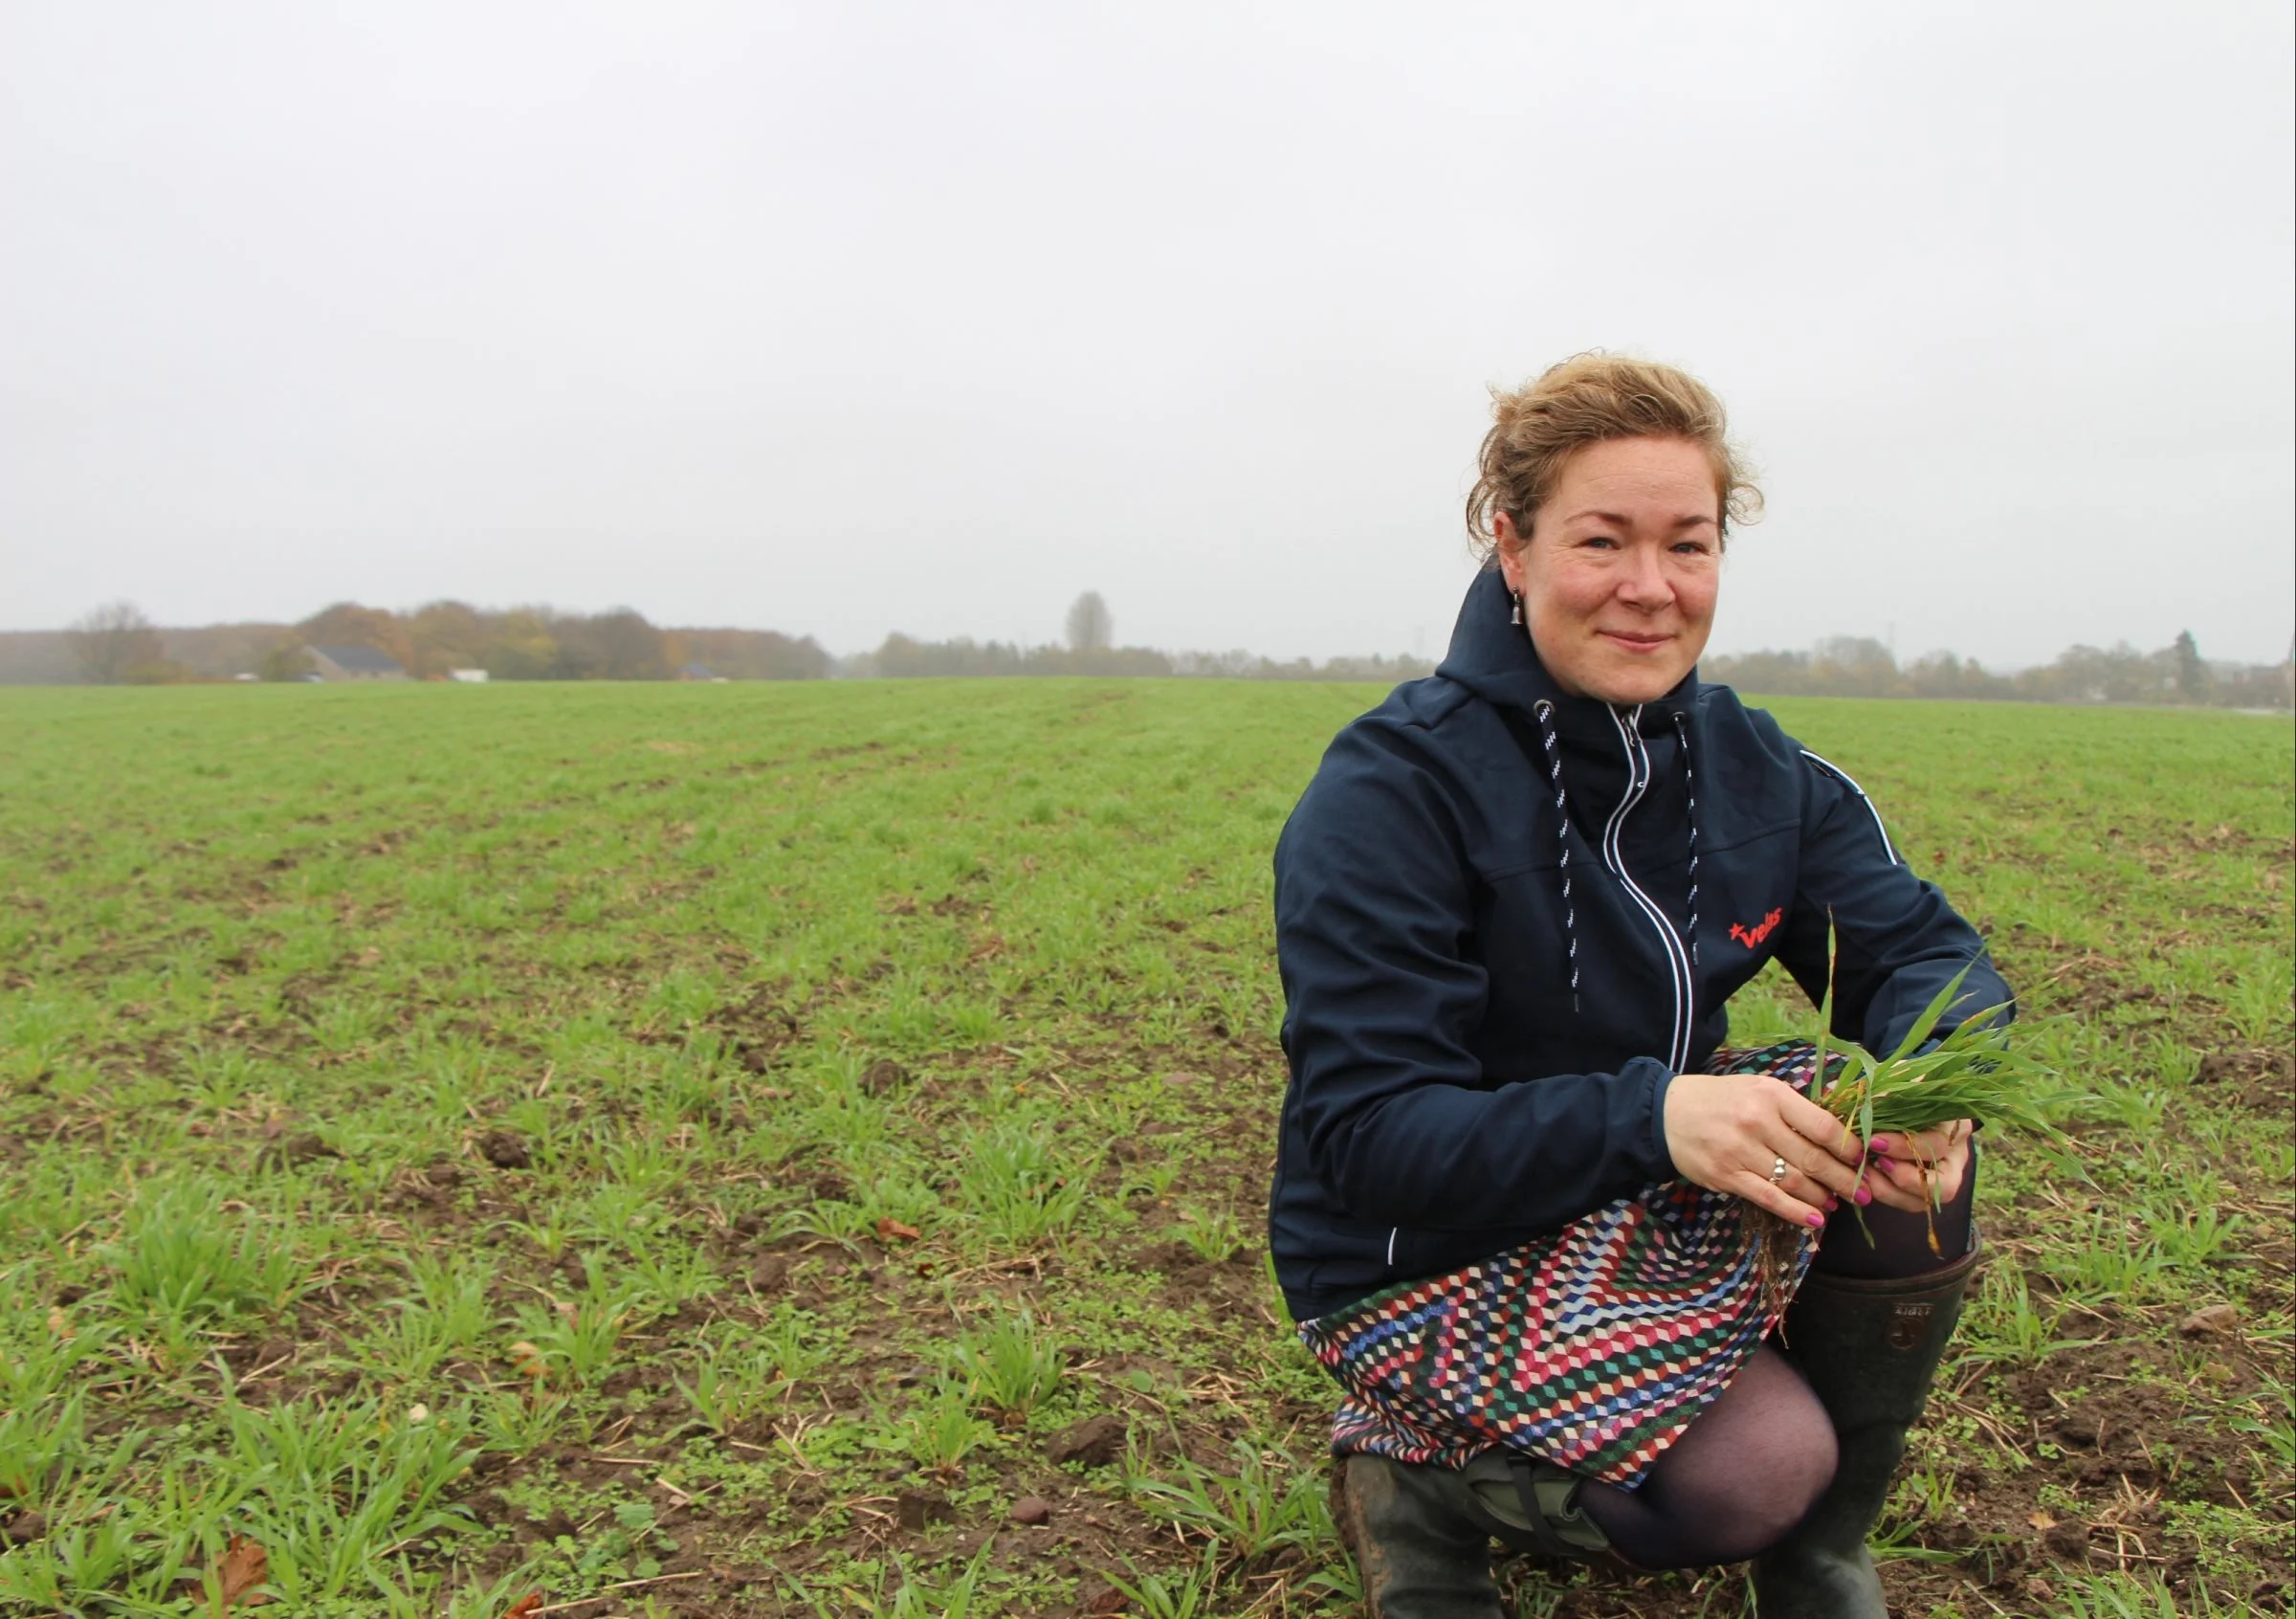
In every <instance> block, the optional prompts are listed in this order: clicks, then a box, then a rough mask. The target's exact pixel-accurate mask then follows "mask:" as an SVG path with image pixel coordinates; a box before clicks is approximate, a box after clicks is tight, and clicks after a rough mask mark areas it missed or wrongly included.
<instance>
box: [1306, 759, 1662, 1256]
mask: <svg viewBox="0 0 2296 1619" xmlns="http://www.w3.org/2000/svg"><path fill="white" fill-rule="evenodd" d="M1477 880H1478V879H1477V878H1476V876H1475V873H1474V871H1473V870H1472V868H1471V866H1470V865H1469V863H1468V858H1467V855H1466V853H1465V846H1464V842H1463V839H1462V835H1461V829H1460V826H1459V823H1458V818H1457V815H1456V813H1455V812H1454V811H1453V810H1452V809H1451V807H1450V805H1449V804H1448V803H1447V802H1446V798H1445V795H1444V793H1443V791H1442V789H1441V787H1440V785H1439V784H1438V783H1437V782H1436V781H1435V780H1434V779H1433V778H1432V777H1431V776H1430V775H1429V774H1428V773H1427V772H1426V771H1425V769H1424V767H1422V766H1421V765H1417V764H1416V763H1415V762H1414V761H1412V760H1411V759H1410V758H1409V757H1408V756H1407V754H1404V753H1403V752H1402V751H1401V749H1400V748H1399V747H1398V746H1397V744H1396V740H1395V739H1393V738H1388V739H1383V741H1375V740H1372V739H1369V738H1366V737H1364V736H1362V735H1361V734H1360V733H1359V732H1358V733H1342V735H1341V738H1340V740H1339V741H1338V742H1337V743H1335V744H1334V747H1333V751H1332V753H1331V754H1329V755H1327V756H1326V758H1325V761H1324V765H1323V768H1322V769H1321V770H1320V771H1319V772H1318V774H1317V777H1316V780H1315V782H1314V784H1313V785H1312V786H1311V787H1309V789H1308V793H1307V795H1306V796H1305V797H1304V798H1303V799H1302V800H1301V801H1300V806H1299V808H1298V810H1295V811H1294V812H1293V814H1292V817H1291V822H1290V824H1289V825H1287V826H1286V828H1285V830H1284V835H1283V837H1282V839H1281V840H1280V842H1279V843H1278V844H1277V847H1276V855H1275V923H1276V956H1277V961H1278V964H1279V965H1280V967H1281V968H1282V972H1283V981H1284V995H1285V1003H1286V1013H1285V1019H1284V1049H1285V1053H1286V1054H1287V1055H1288V1056H1289V1057H1290V1059H1291V1095H1290V1096H1289V1098H1287V1102H1286V1105H1287V1106H1288V1107H1290V1108H1292V1109H1294V1110H1296V1119H1297V1121H1298V1123H1299V1124H1300V1126H1301V1129H1300V1139H1304V1140H1305V1142H1306V1143H1307V1151H1308V1155H1309V1159H1310V1162H1309V1163H1308V1164H1304V1165H1300V1166H1299V1167H1301V1168H1304V1169H1305V1170H1306V1171H1307V1172H1308V1173H1310V1174H1313V1175H1314V1177H1315V1178H1316V1179H1317V1180H1318V1181H1320V1182H1321V1183H1322V1184H1323V1185H1324V1186H1326V1187H1329V1188H1330V1189H1331V1190H1332V1191H1333V1192H1335V1193H1336V1195H1337V1196H1338V1198H1339V1200H1340V1201H1341V1202H1342V1203H1344V1204H1345V1206H1346V1207H1347V1209H1348V1210H1349V1211H1350V1213H1351V1214H1353V1215H1355V1216H1356V1217H1357V1218H1359V1219H1362V1220H1366V1221H1374V1222H1378V1223H1380V1224H1388V1223H1390V1222H1392V1223H1393V1224H1395V1225H1398V1226H1409V1227H1433V1228H1448V1229H1461V1230H1479V1229H1485V1228H1513V1229H1519V1230H1522V1231H1539V1230H1546V1229H1551V1228H1554V1227H1556V1226H1560V1225H1563V1224H1566V1223H1567V1222H1569V1221H1571V1220H1574V1219H1577V1218H1578V1216H1579V1215H1582V1214H1586V1213H1589V1212H1591V1211H1592V1210H1594V1209H1599V1208H1601V1206H1602V1205H1603V1204H1605V1203H1608V1202H1610V1201H1611V1200H1613V1199H1614V1198H1617V1197H1621V1196H1623V1195H1626V1194H1627V1193H1630V1192H1633V1191H1635V1190H1637V1189H1639V1188H1640V1187H1643V1186H1644V1185H1645V1184H1647V1183H1648V1182H1650V1181H1652V1180H1658V1179H1665V1178H1667V1177H1670V1176H1671V1175H1672V1174H1673V1167H1672V1164H1671V1161H1670V1160H1669V1159H1668V1157H1667V1150H1666V1137H1665V1130H1664V1125H1663V1114H1662V1104H1663V1101H1664V1098H1665V1094H1666V1087H1667V1084H1668V1083H1669V1082H1670V1081H1671V1079H1672V1075H1671V1074H1670V1073H1669V1071H1668V1070H1667V1066H1666V1065H1665V1064H1664V1063H1662V1062H1658V1061H1655V1060H1651V1059H1637V1060H1636V1061H1634V1062H1633V1063H1631V1064H1629V1065H1628V1066H1627V1068H1626V1069H1625V1070H1624V1071H1623V1072H1622V1073H1618V1074H1564V1075H1552V1076H1541V1077H1538V1078H1536V1079H1534V1080H1528V1081H1522V1082H1515V1083H1498V1084H1496V1085H1495V1088H1494V1086H1493V1081H1492V1080H1491V1079H1490V1078H1489V1077H1487V1076H1485V1074H1484V1072H1483V1067H1482V1064H1481V1062H1480V1061H1479V1060H1478V1058H1477V1057H1476V1055H1475V1053H1474V1050H1473V1040H1472V1036H1473V1032H1474V1030H1475V1028H1476V1026H1477V1024H1478V1022H1479V1021H1480V1019H1481V1018H1482V1016H1483V1012H1484V1008H1485V1004H1486V1000H1487V996H1488V991H1489V980H1488V977H1487V974H1486V970H1485V967H1484V965H1483V963H1482V961H1481V960H1480V959H1479V958H1478V956H1477V953H1476V949H1475V943H1474V931H1475V928H1474V919H1475V884H1476V882H1477Z"/></svg>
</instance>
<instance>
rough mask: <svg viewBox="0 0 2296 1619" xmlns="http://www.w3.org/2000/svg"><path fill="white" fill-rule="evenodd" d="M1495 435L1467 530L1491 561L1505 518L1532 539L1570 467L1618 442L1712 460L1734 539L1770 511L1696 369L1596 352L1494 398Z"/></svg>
mask: <svg viewBox="0 0 2296 1619" xmlns="http://www.w3.org/2000/svg"><path fill="white" fill-rule="evenodd" d="M1490 415H1491V428H1490V432H1488V433H1486V434H1484V436H1483V449H1482V452H1481V453H1480V454H1479V455H1477V457H1476V475H1477V476H1476V477H1475V486H1474V488H1473V489H1472V490H1470V491H1469V492H1468V497H1467V532H1468V537H1469V539H1470V540H1471V542H1472V543H1473V544H1474V547H1475V553H1476V555H1478V556H1480V557H1482V558H1483V559H1484V560H1485V561H1487V562H1488V561H1489V560H1490V557H1491V555H1492V553H1493V552H1494V551H1495V550H1496V548H1497V545H1498V536H1497V533H1496V532H1495V530H1494V529H1493V526H1492V520H1493V519H1494V518H1496V517H1497V515H1498V514H1499V513H1501V512H1505V513H1506V514H1507V515H1508V516H1509V517H1510V518H1511V519H1512V520H1513V522H1514V528H1515V532H1516V533H1517V534H1519V535H1521V536H1523V537H1524V538H1525V539H1528V538H1529V537H1530V534H1531V525H1532V522H1533V521H1534V519H1535V518H1536V516H1537V514H1538V508H1539V507H1540V506H1541V505H1543V504H1544V503H1545V502H1546V499H1547V498H1548V496H1550V495H1552V494H1553V493H1554V491H1555V484H1556V480H1557V479H1558V478H1560V477H1561V476H1562V468H1563V463H1564V462H1566V461H1568V460H1569V459H1570V458H1571V457H1572V456H1573V455H1577V454H1578V452H1579V451H1581V450H1583V449H1585V448H1586V447H1587V446H1588V445H1590V444H1600V443H1601V442H1603V441H1604V440H1605V439H1612V438H1680V439H1686V440H1688V441H1689V442H1690V443H1692V444H1695V445H1697V446H1699V448H1701V449H1703V450H1704V451H1705V452H1706V457H1707V460H1708V462H1709V463H1710V464H1711V466H1712V467H1713V469H1714V494H1715V496H1716V497H1717V498H1718V499H1720V501H1721V505H1722V529H1723V534H1724V537H1725V540H1727V538H1728V535H1729V530H1730V525H1731V523H1732V522H1733V521H1737V522H1753V521H1755V520H1756V519H1758V518H1759V517H1760V516H1761V513H1762V492H1761V491H1760V490H1759V489H1756V488H1755V485H1754V480H1753V471H1752V469H1751V468H1750V467H1749V466H1748V465H1747V464H1746V460H1745V457H1744V455H1742V454H1741V453H1740V452H1739V451H1738V450H1737V449H1736V448H1735V447H1734V446H1733V445H1732V444H1731V442H1730V436H1729V432H1730V422H1729V418H1728V416H1727V415H1725V413H1724V412H1723V410H1722V401H1721V400H1719V399H1717V398H1715V397H1714V395H1713V391H1712V390H1711V388H1708V387H1707V386H1706V385H1705V384H1704V383H1702V382H1700V381H1699V380H1698V379H1697V378H1696V377H1693V376H1691V375H1690V374H1689V372H1687V371H1682V370H1677V369H1676V368H1675V367H1674V366H1662V365H1660V364H1658V363H1657V362H1656V361H1651V360H1629V359H1626V358H1624V357H1623V356H1620V355H1616V354H1605V353H1604V352H1602V351H1601V349H1593V350H1590V351H1588V352H1587V353H1584V354H1574V355H1572V356H1571V357H1570V358H1569V359H1568V360H1565V361H1563V362H1561V363H1560V364H1559V365H1556V366H1548V367H1547V369H1546V370H1545V371H1544V372H1542V373H1541V374H1540V375H1539V377H1538V379H1537V380H1536V381H1535V382H1529V383H1525V384H1524V385H1523V386H1522V387H1521V388H1512V389H1510V388H1492V389H1491V390H1490Z"/></svg>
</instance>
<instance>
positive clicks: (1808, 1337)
mask: <svg viewBox="0 0 2296 1619" xmlns="http://www.w3.org/2000/svg"><path fill="white" fill-rule="evenodd" d="M1976 1264H1977V1253H1976V1238H1975V1236H1974V1235H1973V1236H1972V1238H1971V1239H1970V1252H1969V1253H1966V1254H1964V1255H1962V1256H1961V1257H1960V1258H1958V1259H1956V1260H1954V1262H1953V1263H1952V1264H1950V1265H1948V1266H1946V1267H1944V1268H1943V1269H1942V1270H1935V1271H1927V1272H1924V1273H1923V1274H1922V1275H1917V1276H1907V1277H1904V1278H1893V1279H1889V1280H1865V1279H1863V1278H1851V1277H1847V1276H1829V1275H1824V1274H1823V1273H1821V1272H1812V1273H1811V1274H1810V1275H1809V1276H1808V1277H1807V1278H1806V1279H1805V1280H1804V1281H1803V1282H1802V1284H1801V1291H1800V1292H1799V1293H1798V1294H1797V1295H1796V1296H1795V1298H1794V1302H1793V1305H1792V1306H1791V1307H1790V1308H1789V1309H1788V1310H1787V1312H1786V1320H1785V1331H1784V1333H1783V1335H1782V1337H1783V1342H1782V1344H1781V1345H1780V1347H1781V1348H1783V1350H1784V1352H1785V1354H1786V1357H1787V1358H1788V1359H1789V1360H1791V1361H1792V1362H1793V1363H1794V1365H1795V1367H1796V1369H1797V1370H1799V1372H1800V1373H1801V1375H1802V1377H1803V1378H1804V1379H1806V1380H1807V1381H1808V1383H1809V1386H1810V1387H1811V1388H1812V1389H1813V1390H1814V1391H1815V1392H1816V1393H1817V1396H1818V1399H1819V1401H1820V1403H1821V1404H1822V1405H1823V1406H1824V1407H1825V1414H1826V1415H1827V1417H1829V1418H1830V1419H1831V1420H1832V1422H1833V1425H1834V1439H1835V1442H1836V1444H1837V1445H1838V1446H1839V1447H1840V1451H1841V1461H1840V1464H1839V1465H1838V1466H1837V1467H1836V1468H1835V1470H1834V1481H1833V1482H1832V1483H1831V1484H1829V1485H1828V1486H1827V1487H1826V1491H1825V1494H1824V1495H1822V1496H1821V1497H1818V1504H1817V1505H1815V1506H1813V1507H1812V1508H1810V1510H1809V1512H1808V1514H1807V1515H1806V1516H1804V1517H1803V1519H1802V1520H1801V1521H1800V1522H1799V1523H1798V1524H1796V1525H1795V1526H1794V1528H1793V1530H1792V1531H1791V1532H1790V1533H1789V1534H1788V1535H1787V1536H1786V1538H1785V1539H1784V1540H1783V1541H1779V1542H1778V1543H1777V1545H1775V1546H1773V1547H1771V1548H1770V1550H1769V1551H1767V1552H1765V1553H1763V1554H1762V1556H1761V1557H1760V1558H1758V1559H1756V1560H1755V1564H1754V1594H1755V1611H1756V1612H1757V1613H1759V1614H1760V1615H1761V1619H1888V1615H1889V1608H1888V1604H1887V1603H1885V1602H1884V1601H1883V1600H1882V1580H1881V1576H1880V1575H1879V1574H1878V1573H1876V1572H1875V1570H1874V1566H1873V1554H1872V1553H1870V1552H1869V1551H1867V1550H1866V1549H1865V1537H1866V1536H1867V1534H1869V1533H1870V1532H1871V1531H1872V1529H1873V1525H1874V1521H1875V1519H1879V1518H1880V1517H1881V1515H1882V1506H1883V1503H1884V1502H1885V1501H1887V1500H1888V1496H1889V1480H1890V1478H1891V1476H1892V1475H1894V1474H1895V1473H1896V1472H1897V1464H1898V1461H1899V1460H1900V1458H1902V1457H1903V1456H1904V1455H1905V1453H1906V1430H1908V1429H1909V1428H1910V1427H1912V1426H1913V1424H1914V1423H1915V1422H1917V1421H1918V1420H1920V1417H1921V1408H1922V1406H1923V1404H1924V1403H1925V1402H1926V1401H1927V1400H1928V1398H1929V1393H1930V1380H1931V1378H1932V1376H1934V1375H1935V1373H1936V1370H1937V1363H1938V1361H1939V1360H1940V1359H1942V1358H1943V1356H1944V1354H1945V1344H1946V1340H1948V1339H1949V1338H1951V1337H1952V1336H1953V1332H1954V1322H1955V1321H1957V1320H1960V1317H1961V1297H1962V1295H1963V1294H1964V1293H1965V1292H1967V1291H1968V1288H1969V1278H1970V1275H1971V1274H1972V1273H1973V1272H1974V1271H1975V1270H1976Z"/></svg>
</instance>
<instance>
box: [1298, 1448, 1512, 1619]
mask: <svg viewBox="0 0 2296 1619" xmlns="http://www.w3.org/2000/svg"><path fill="white" fill-rule="evenodd" d="M1339 1470H1340V1471H1339V1475H1338V1477H1337V1479H1336V1480H1335V1489H1334V1492H1333V1495H1334V1500H1333V1503H1332V1504H1333V1507H1334V1509H1335V1510H1334V1512H1333V1514H1332V1516H1333V1517H1334V1518H1336V1519H1338V1522H1339V1536H1340V1539H1342V1540H1344V1541H1346V1542H1347V1549H1348V1550H1349V1551H1351V1552H1353V1553H1355V1556H1356V1572H1357V1573H1358V1575H1359V1576H1360V1577H1361V1579H1362V1582H1363V1606H1364V1608H1365V1609H1366V1611H1367V1612H1368V1613H1369V1614H1370V1619H1505V1615H1504V1612H1503V1610H1502V1608H1500V1605H1499V1586H1498V1582H1497V1581H1495V1580H1493V1579H1492V1578H1491V1577H1490V1530H1489V1528H1488V1527H1487V1525H1486V1524H1485V1522H1484V1520H1483V1517H1482V1515H1481V1514H1480V1513H1478V1512H1476V1511H1475V1510H1474V1507H1473V1497H1472V1495H1471V1493H1470V1492H1469V1491H1468V1486H1467V1483H1466V1481H1465V1480H1464V1479H1463V1478H1461V1477H1460V1475H1458V1474H1457V1473H1454V1472H1452V1471H1451V1470H1450V1469H1448V1468H1442V1467H1431V1466H1425V1465H1422V1464H1418V1463H1412V1462H1399V1461H1394V1460H1391V1459H1389V1458H1388V1457H1386V1456H1363V1455H1353V1456H1343V1457H1341V1458H1340V1460H1339Z"/></svg>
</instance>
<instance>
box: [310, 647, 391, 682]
mask: <svg viewBox="0 0 2296 1619" xmlns="http://www.w3.org/2000/svg"><path fill="white" fill-rule="evenodd" d="M303 650H304V651H305V652H307V653H309V654H311V671H312V673H313V674H315V675H317V676H319V677H320V679H322V680H404V679H405V678H407V671H406V670H405V669H403V668H401V667H400V665H399V660H398V659H397V658H395V657H393V656H391V655H390V654H388V653H383V652H377V651H376V650H375V649H374V648H372V647H305V648H304V649H303Z"/></svg>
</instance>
